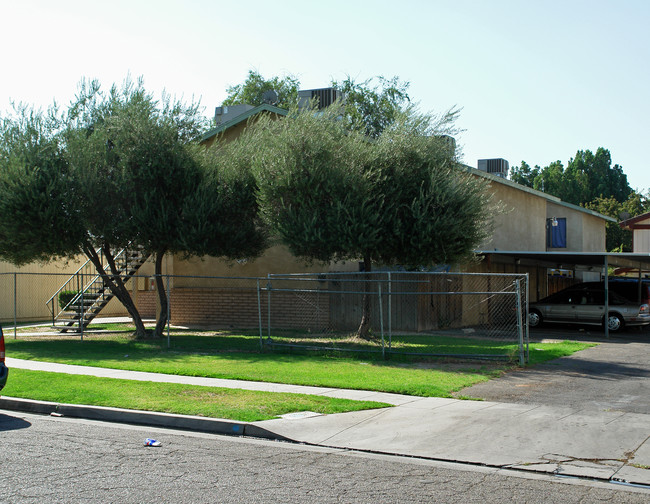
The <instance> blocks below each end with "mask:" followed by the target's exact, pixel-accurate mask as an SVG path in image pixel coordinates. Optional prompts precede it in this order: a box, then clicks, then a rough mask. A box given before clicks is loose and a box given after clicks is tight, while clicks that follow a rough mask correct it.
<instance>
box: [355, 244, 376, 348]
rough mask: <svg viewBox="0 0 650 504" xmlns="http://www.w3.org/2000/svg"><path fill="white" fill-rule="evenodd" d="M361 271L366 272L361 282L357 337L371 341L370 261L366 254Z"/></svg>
mask: <svg viewBox="0 0 650 504" xmlns="http://www.w3.org/2000/svg"><path fill="white" fill-rule="evenodd" d="M363 269H364V270H365V272H366V274H365V275H364V282H363V284H364V289H363V303H362V305H363V313H362V315H361V324H360V325H359V330H358V331H357V335H358V336H359V337H360V338H363V339H366V340H369V339H372V337H371V336H370V295H371V290H372V289H371V286H372V283H371V281H370V279H371V275H370V274H369V273H370V272H371V271H372V260H371V258H370V255H368V254H366V255H365V256H364V258H363Z"/></svg>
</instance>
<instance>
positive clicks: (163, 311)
mask: <svg viewBox="0 0 650 504" xmlns="http://www.w3.org/2000/svg"><path fill="white" fill-rule="evenodd" d="M163 257H165V250H159V251H158V252H156V269H155V275H156V290H157V291H158V299H159V301H160V313H158V320H156V332H155V336H156V338H162V337H163V331H164V330H165V326H166V325H167V321H168V318H167V311H168V310H167V303H169V300H168V299H167V292H166V290H165V282H164V281H163V277H162V261H163Z"/></svg>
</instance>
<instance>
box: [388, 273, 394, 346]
mask: <svg viewBox="0 0 650 504" xmlns="http://www.w3.org/2000/svg"><path fill="white" fill-rule="evenodd" d="M392 297H393V286H392V280H391V276H390V271H389V272H388V349H389V350H390V349H391V348H392V347H393V308H392V306H393V305H392Z"/></svg>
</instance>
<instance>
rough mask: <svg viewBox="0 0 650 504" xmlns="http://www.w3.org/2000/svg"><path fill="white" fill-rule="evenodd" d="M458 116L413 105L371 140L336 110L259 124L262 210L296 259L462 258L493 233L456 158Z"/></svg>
mask: <svg viewBox="0 0 650 504" xmlns="http://www.w3.org/2000/svg"><path fill="white" fill-rule="evenodd" d="M455 115H456V113H455V112H453V111H452V112H450V113H448V114H444V115H442V116H440V117H432V116H427V115H418V114H417V113H415V112H414V111H412V110H411V111H408V112H407V113H406V114H403V115H402V116H401V117H399V118H398V119H397V120H396V121H395V122H394V123H392V124H391V125H389V126H388V127H387V128H385V129H384V130H383V131H382V133H381V135H379V136H378V138H376V139H369V138H368V137H367V136H366V135H365V134H363V133H359V132H356V131H350V130H349V129H348V127H347V125H346V124H345V122H344V121H341V120H340V118H341V111H340V110H339V109H337V108H336V107H331V108H330V109H328V110H326V111H324V112H320V113H318V114H316V113H314V111H313V110H310V111H303V112H297V111H296V112H294V113H293V114H290V116H289V117H288V118H287V119H285V120H283V121H273V122H271V121H266V122H264V121H261V122H260V123H259V126H258V128H256V129H255V130H254V132H253V135H255V138H256V142H257V143H258V148H257V149H256V154H255V156H254V157H253V161H252V162H253V165H254V167H255V173H256V176H257V179H258V184H259V195H260V204H261V207H262V211H263V215H264V216H265V218H266V220H267V222H268V223H269V225H270V227H271V229H272V230H273V232H275V233H276V234H277V236H278V237H279V239H280V240H281V241H282V242H283V243H285V244H286V245H287V246H288V248H289V249H290V250H291V251H292V252H293V253H294V254H295V255H296V256H299V257H302V258H305V259H308V260H320V261H338V260H362V261H363V264H364V269H365V271H366V272H370V271H371V270H372V268H373V264H375V263H381V264H385V265H391V264H392V265H394V264H399V265H402V266H406V267H409V268H417V267H426V266H431V265H435V264H441V263H444V264H450V263H455V262H457V261H460V260H462V259H463V258H466V257H468V256H469V255H471V251H472V249H473V248H475V247H476V246H477V245H478V244H479V243H480V242H481V241H482V240H483V239H484V238H485V237H486V236H488V235H489V233H490V230H491V219H490V217H489V216H490V215H491V212H490V211H489V208H488V206H489V200H490V196H489V194H488V193H487V192H486V190H485V189H486V187H485V183H484V182H481V181H480V180H479V179H478V178H476V177H474V176H472V175H471V174H469V173H467V172H466V171H465V170H464V169H463V168H462V166H460V165H459V164H458V163H457V162H456V157H455V152H454V148H453V145H452V144H450V142H449V141H448V137H447V136H446V135H447V134H448V133H450V132H452V130H453V122H454V119H455ZM365 298H366V299H365V301H364V311H363V318H362V321H361V325H360V328H359V334H360V335H361V336H363V337H366V336H367V334H368V329H369V301H368V296H367V295H366V296H365Z"/></svg>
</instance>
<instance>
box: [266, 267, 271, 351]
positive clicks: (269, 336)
mask: <svg viewBox="0 0 650 504" xmlns="http://www.w3.org/2000/svg"><path fill="white" fill-rule="evenodd" d="M266 289H267V295H266V304H267V307H266V308H267V316H266V322H267V326H266V327H267V331H268V332H267V334H266V337H267V338H268V339H271V275H270V273H269V276H268V280H267V282H266Z"/></svg>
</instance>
